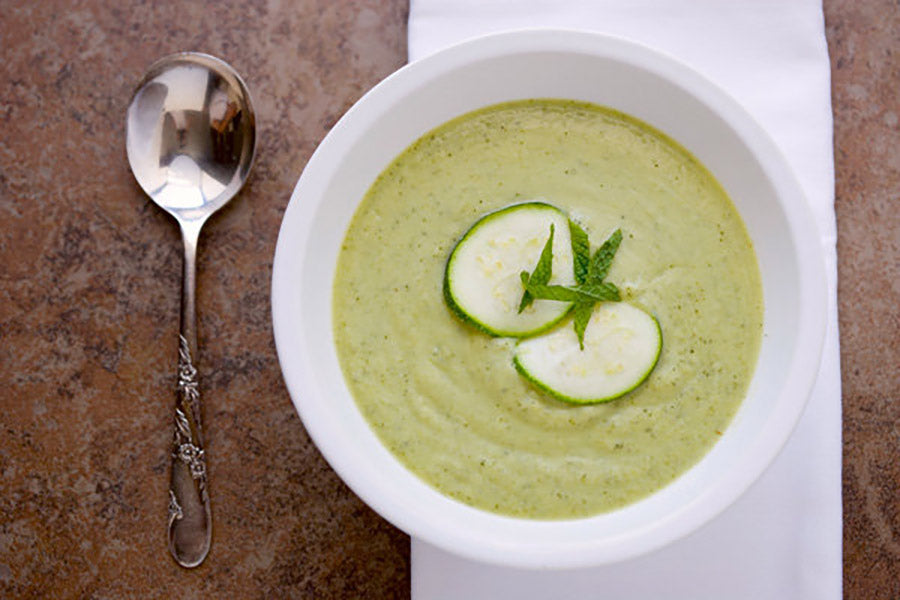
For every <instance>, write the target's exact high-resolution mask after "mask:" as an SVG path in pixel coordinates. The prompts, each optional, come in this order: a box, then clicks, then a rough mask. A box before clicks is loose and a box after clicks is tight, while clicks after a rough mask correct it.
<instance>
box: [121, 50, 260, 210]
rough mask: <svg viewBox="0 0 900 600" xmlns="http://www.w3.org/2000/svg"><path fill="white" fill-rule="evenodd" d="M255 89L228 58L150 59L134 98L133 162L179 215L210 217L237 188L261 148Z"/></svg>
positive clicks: (150, 189)
mask: <svg viewBox="0 0 900 600" xmlns="http://www.w3.org/2000/svg"><path fill="white" fill-rule="evenodd" d="M255 129H256V118H255V115H254V112H253V106H252V103H251V100H250V93H249V91H248V90H247V86H246V85H245V84H244V81H243V80H242V79H241V77H240V76H239V75H238V74H237V73H236V72H235V71H234V69H232V68H231V67H230V66H229V65H228V64H227V63H225V62H223V61H221V60H219V59H218V58H215V57H214V56H209V55H207V54H200V53H197V52H182V53H179V54H173V55H171V56H167V57H165V58H163V59H161V60H158V61H157V62H155V63H153V65H151V66H150V68H149V69H148V71H147V74H146V75H145V76H144V78H143V80H142V81H141V83H140V84H138V86H137V89H136V90H135V93H134V95H133V97H132V99H131V104H130V106H129V107H128V117H127V122H126V143H125V147H126V151H127V153H128V162H129V163H130V164H131V170H132V172H133V173H134V177H135V179H137V181H138V183H139V184H140V186H141V187H142V188H143V189H144V191H145V192H146V193H147V195H148V196H150V198H152V199H153V201H154V202H155V203H156V204H158V205H159V206H160V207H161V208H163V209H164V210H166V211H167V212H169V213H171V214H172V215H173V216H175V217H176V218H184V219H188V220H194V219H197V218H205V217H208V216H209V215H210V214H212V213H213V212H215V211H216V210H218V209H220V208H221V207H223V206H224V205H225V204H226V203H227V202H228V201H229V200H230V199H231V198H233V197H234V196H235V194H237V192H238V190H240V188H241V187H242V186H243V184H244V182H245V181H246V180H247V177H248V175H249V174H250V168H251V167H252V165H253V159H254V155H255V150H256V135H255Z"/></svg>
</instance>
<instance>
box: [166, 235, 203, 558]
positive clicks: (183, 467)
mask: <svg viewBox="0 0 900 600" xmlns="http://www.w3.org/2000/svg"><path fill="white" fill-rule="evenodd" d="M202 225H203V223H202V221H191V222H181V234H182V238H183V240H184V278H183V282H182V293H181V333H180V335H179V336H178V337H179V344H178V383H177V389H176V394H175V435H174V438H173V447H172V478H171V483H170V487H169V526H168V527H169V551H170V552H171V553H172V556H173V557H175V561H176V562H178V564H180V565H181V566H183V567H196V566H198V565H199V564H200V563H202V562H203V559H204V558H206V554H207V553H208V552H209V545H210V541H211V537H212V515H211V513H210V509H209V492H208V490H207V478H206V453H205V451H204V449H203V431H202V426H201V422H200V391H199V388H198V383H197V369H196V367H195V361H196V360H197V311H196V301H195V296H196V294H195V292H196V279H197V277H196V271H197V241H198V240H199V237H200V228H201V227H202Z"/></svg>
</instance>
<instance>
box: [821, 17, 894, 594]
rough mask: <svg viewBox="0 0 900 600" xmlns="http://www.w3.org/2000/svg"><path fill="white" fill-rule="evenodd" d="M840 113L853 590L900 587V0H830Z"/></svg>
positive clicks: (847, 517)
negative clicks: (899, 0) (899, 1)
mask: <svg viewBox="0 0 900 600" xmlns="http://www.w3.org/2000/svg"><path fill="white" fill-rule="evenodd" d="M825 8H826V10H825V18H826V25H827V36H828V42H829V48H830V51H831V65H832V90H833V93H832V97H833V104H834V117H835V124H834V125H835V137H834V140H835V165H836V175H837V181H836V187H837V189H836V194H837V202H836V210H837V218H838V275H839V284H838V301H839V310H840V329H841V363H842V369H841V370H842V380H843V403H844V411H843V412H844V425H843V431H844V481H843V491H844V592H845V597H847V598H859V599H860V600H863V599H870V598H891V599H895V598H900V458H898V457H900V124H898V123H900V3H898V2H896V0H876V1H866V2H858V1H857V0H831V1H827V2H825Z"/></svg>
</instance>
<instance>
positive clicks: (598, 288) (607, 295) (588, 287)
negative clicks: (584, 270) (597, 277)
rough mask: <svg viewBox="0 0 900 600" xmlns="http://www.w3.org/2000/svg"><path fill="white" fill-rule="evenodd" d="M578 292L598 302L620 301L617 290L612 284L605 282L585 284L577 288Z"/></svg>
mask: <svg viewBox="0 0 900 600" xmlns="http://www.w3.org/2000/svg"><path fill="white" fill-rule="evenodd" d="M578 290H579V291H580V292H582V293H583V294H585V295H587V296H590V297H592V298H594V299H595V300H597V301H599V302H618V301H619V300H621V299H622V295H621V294H620V293H619V288H617V287H616V285H615V284H614V283H609V282H607V281H604V282H603V283H585V284H584V285H580V286H578Z"/></svg>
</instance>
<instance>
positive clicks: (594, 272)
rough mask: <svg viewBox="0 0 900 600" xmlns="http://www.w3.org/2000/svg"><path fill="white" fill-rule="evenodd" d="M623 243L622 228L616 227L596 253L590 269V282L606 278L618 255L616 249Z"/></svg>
mask: <svg viewBox="0 0 900 600" xmlns="http://www.w3.org/2000/svg"><path fill="white" fill-rule="evenodd" d="M621 243H622V230H621V229H616V230H615V231H614V232H613V233H612V235H610V236H609V238H608V239H607V240H606V241H605V242H603V245H602V246H600V248H598V249H597V251H596V252H595V253H594V256H593V258H592V259H591V264H590V267H589V269H588V276H587V280H588V281H589V282H591V283H600V282H601V281H603V280H604V279H605V278H606V275H607V273H609V268H610V267H611V266H612V261H613V258H614V257H615V256H616V251H617V250H618V249H619V244H621Z"/></svg>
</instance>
